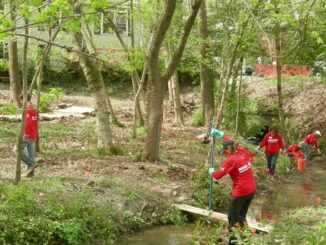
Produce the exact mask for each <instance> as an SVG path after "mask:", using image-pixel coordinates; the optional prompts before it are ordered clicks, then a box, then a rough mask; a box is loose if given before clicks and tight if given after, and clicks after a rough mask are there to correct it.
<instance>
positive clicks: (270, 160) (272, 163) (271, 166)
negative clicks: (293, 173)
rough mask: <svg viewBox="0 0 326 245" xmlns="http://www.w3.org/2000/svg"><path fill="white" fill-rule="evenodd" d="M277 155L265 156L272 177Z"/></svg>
mask: <svg viewBox="0 0 326 245" xmlns="http://www.w3.org/2000/svg"><path fill="white" fill-rule="evenodd" d="M277 158H278V153H272V154H266V160H267V167H268V169H269V172H270V174H272V175H274V173H275V168H276V161H277Z"/></svg>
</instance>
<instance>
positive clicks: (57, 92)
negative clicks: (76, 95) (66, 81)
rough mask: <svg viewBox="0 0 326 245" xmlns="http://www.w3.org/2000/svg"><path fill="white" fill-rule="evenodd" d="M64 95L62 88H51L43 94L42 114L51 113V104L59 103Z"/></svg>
mask: <svg viewBox="0 0 326 245" xmlns="http://www.w3.org/2000/svg"><path fill="white" fill-rule="evenodd" d="M63 95H64V93H63V90H62V89H61V88H50V89H49V92H47V93H43V94H42V95H41V97H40V105H39V106H40V107H39V110H40V112H49V111H51V108H50V106H51V104H52V103H53V102H55V101H58V100H59V98H61V97H62V96H63Z"/></svg>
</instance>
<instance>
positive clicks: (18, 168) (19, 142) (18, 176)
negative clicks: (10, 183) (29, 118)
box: [15, 20, 29, 184]
mask: <svg viewBox="0 0 326 245" xmlns="http://www.w3.org/2000/svg"><path fill="white" fill-rule="evenodd" d="M25 24H26V25H27V20H25ZM28 32H29V30H28V27H25V34H26V35H28ZM27 54H28V37H25V39H24V46H23V62H22V65H23V93H24V100H23V113H22V120H21V125H20V130H19V132H18V136H17V156H16V173H15V183H16V184H17V183H18V182H19V181H20V179H21V159H22V152H23V150H24V149H23V137H22V135H23V133H24V128H25V117H26V104H27V72H28V67H27V66H28V64H27Z"/></svg>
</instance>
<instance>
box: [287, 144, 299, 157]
mask: <svg viewBox="0 0 326 245" xmlns="http://www.w3.org/2000/svg"><path fill="white" fill-rule="evenodd" d="M300 149H302V146H300V144H298V145H297V144H292V145H289V146H288V147H287V148H286V151H285V154H286V155H288V156H289V157H293V156H294V155H295V154H296V153H297V152H299V151H300Z"/></svg>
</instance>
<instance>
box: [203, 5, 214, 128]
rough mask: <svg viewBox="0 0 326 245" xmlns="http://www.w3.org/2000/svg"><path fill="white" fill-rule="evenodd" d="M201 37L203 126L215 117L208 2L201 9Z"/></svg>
mask: <svg viewBox="0 0 326 245" xmlns="http://www.w3.org/2000/svg"><path fill="white" fill-rule="evenodd" d="M199 18H200V26H199V36H200V39H201V43H200V85H201V101H202V115H203V124H204V125H206V126H207V125H208V123H209V122H210V120H211V119H212V118H213V115H214V103H215V102H214V90H213V89H214V83H213V79H211V77H210V76H209V74H210V70H209V68H208V67H207V65H206V58H207V45H208V44H207V38H208V28H207V10H206V0H202V3H201V6H200V9H199Z"/></svg>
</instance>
